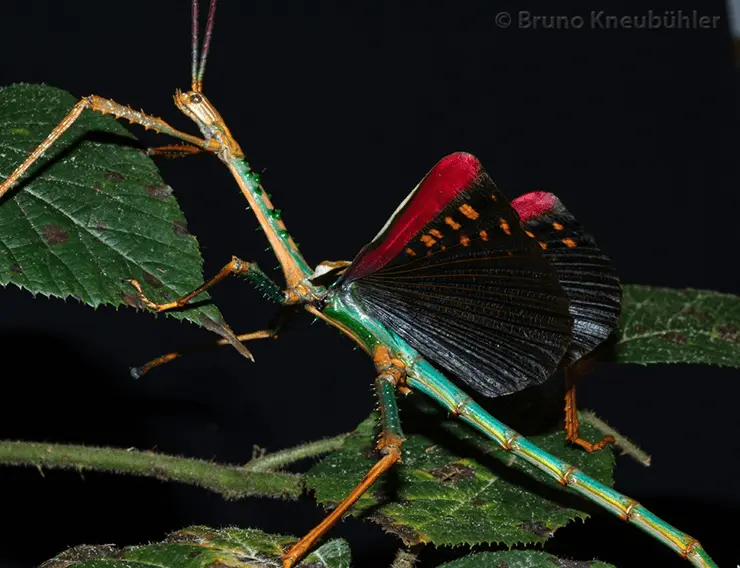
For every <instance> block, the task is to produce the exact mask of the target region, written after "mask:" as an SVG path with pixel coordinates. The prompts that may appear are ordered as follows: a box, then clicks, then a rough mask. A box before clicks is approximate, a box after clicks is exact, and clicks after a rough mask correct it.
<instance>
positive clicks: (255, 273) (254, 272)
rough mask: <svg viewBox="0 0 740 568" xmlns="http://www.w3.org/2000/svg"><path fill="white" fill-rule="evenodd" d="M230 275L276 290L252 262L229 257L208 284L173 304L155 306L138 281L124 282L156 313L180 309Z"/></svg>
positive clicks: (131, 279) (275, 285)
mask: <svg viewBox="0 0 740 568" xmlns="http://www.w3.org/2000/svg"><path fill="white" fill-rule="evenodd" d="M232 274H242V275H245V276H248V277H250V278H251V279H253V280H255V281H257V282H258V284H257V285H258V286H260V285H265V284H266V281H269V282H270V283H271V284H272V285H273V286H274V287H275V288H277V284H274V283H273V282H272V281H271V280H269V278H268V277H267V276H266V275H265V273H264V272H262V270H260V269H259V267H258V266H257V264H256V263H254V262H245V261H243V260H241V259H240V258H237V257H235V256H232V257H231V262H229V263H228V264H226V265H225V266H224V267H223V268H222V269H221V270H219V272H218V274H216V276H214V277H213V278H211V279H210V280H209V281H208V282H206V283H205V284H203V285H201V286H198V287H197V288H196V289H195V290H193V291H192V292H190V293H189V294H185V295H184V296H182V297H180V298H178V299H177V300H175V301H174V302H167V303H166V304H157V303H155V302H152V301H151V300H150V299H149V298H147V297H146V294H144V290H143V288H142V287H141V284H140V283H139V281H138V280H136V279H135V278H129V279H127V280H125V282H126V283H128V284H131V286H133V287H134V288H135V289H136V293H137V295H138V296H139V299H140V300H141V301H142V302H143V303H144V305H145V306H146V307H147V308H149V309H150V310H154V311H156V312H164V311H165V310H173V309H176V308H182V307H183V306H185V305H186V304H188V303H189V302H190V300H192V299H193V298H195V297H196V296H198V295H200V294H202V293H203V292H205V291H206V290H208V289H209V288H211V287H212V286H214V285H215V284H218V283H219V282H220V281H221V280H223V279H224V278H226V277H227V276H231V275H232ZM273 292H274V293H276V294H278V297H280V292H277V291H275V290H273Z"/></svg>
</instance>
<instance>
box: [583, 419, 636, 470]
mask: <svg viewBox="0 0 740 568" xmlns="http://www.w3.org/2000/svg"><path fill="white" fill-rule="evenodd" d="M578 414H579V417H580V419H581V420H582V421H583V422H586V423H587V424H591V426H593V427H594V428H596V429H597V430H598V431H599V432H601V433H602V434H604V435H605V436H614V440H615V441H614V445H615V446H616V447H618V448H619V449H620V450H621V452H622V455H624V454H626V455H628V456H630V457H631V458H632V459H633V460H635V461H636V462H638V463H641V464H642V465H644V466H645V467H649V466H650V454H648V453H647V452H646V451H645V450H643V449H642V448H640V447H639V446H638V445H637V444H635V443H634V442H633V441H632V440H630V439H629V438H628V437H627V436H624V435H623V434H620V433H619V432H617V431H616V430H615V429H614V428H613V427H612V426H610V425H609V424H607V423H606V422H604V421H603V420H602V419H601V418H599V417H598V416H596V414H594V413H593V412H591V411H590V410H581V411H579V412H578Z"/></svg>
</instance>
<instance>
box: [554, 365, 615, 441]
mask: <svg viewBox="0 0 740 568" xmlns="http://www.w3.org/2000/svg"><path fill="white" fill-rule="evenodd" d="M589 367H590V365H589V364H588V363H584V362H582V361H578V362H576V363H574V364H573V365H571V366H570V367H567V368H566V369H565V439H566V440H567V441H569V442H570V443H572V444H576V445H578V446H581V447H582V448H583V449H584V450H586V451H587V452H588V453H591V452H597V451H599V450H601V449H602V448H604V447H605V446H606V445H607V444H613V443H614V436H604V437H603V438H602V439H601V440H599V441H598V442H596V443H592V442H589V441H588V440H584V439H583V438H581V437H579V436H578V430H579V429H580V422H579V421H578V406H577V404H576V384H577V382H578V380H579V379H580V378H581V377H582V376H583V375H584V374H585V373H586V372H587V370H588V368H589Z"/></svg>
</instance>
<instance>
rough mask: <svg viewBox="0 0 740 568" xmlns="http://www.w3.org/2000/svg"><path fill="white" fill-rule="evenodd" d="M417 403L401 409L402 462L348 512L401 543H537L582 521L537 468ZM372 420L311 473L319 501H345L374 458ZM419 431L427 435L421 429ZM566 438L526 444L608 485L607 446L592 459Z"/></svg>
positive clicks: (587, 430)
mask: <svg viewBox="0 0 740 568" xmlns="http://www.w3.org/2000/svg"><path fill="white" fill-rule="evenodd" d="M414 398H416V397H414ZM407 402H408V401H407ZM415 405H418V407H419V408H421V411H419V410H415V409H414V408H407V407H408V406H410V405H406V404H405V405H404V409H403V410H404V412H403V418H404V427H405V429H406V437H407V440H406V442H405V443H404V446H403V462H402V463H401V464H398V465H397V466H395V467H394V469H393V470H392V471H391V472H389V473H388V474H387V475H386V479H385V480H383V479H381V480H380V481H379V482H378V483H376V484H375V485H374V486H373V487H372V488H371V489H370V490H369V491H368V492H367V493H365V495H363V496H362V497H361V498H360V500H359V501H358V502H357V504H356V505H355V506H354V507H353V508H352V510H351V514H352V515H354V516H358V517H359V516H365V517H367V518H369V519H371V520H373V521H375V522H377V523H379V524H381V525H382V526H383V528H384V529H385V530H386V531H388V532H391V533H394V534H396V535H398V536H399V537H400V538H401V539H402V540H403V541H404V542H405V543H406V544H407V545H413V544H417V543H426V542H434V543H436V544H438V545H457V544H478V543H494V542H495V543H503V544H506V545H514V544H518V543H542V542H544V541H545V540H547V539H548V538H549V537H550V536H552V534H553V532H554V531H555V530H556V529H557V528H559V527H562V526H564V525H565V524H567V523H568V522H569V521H571V520H573V519H576V518H581V519H583V518H586V517H587V516H588V515H587V514H586V513H585V512H583V510H581V509H580V508H581V507H583V506H584V505H585V504H586V503H585V501H583V500H581V499H578V498H576V497H574V496H572V495H569V494H567V493H566V492H565V491H563V489H562V487H561V486H560V485H558V484H557V483H556V482H554V481H551V480H550V479H549V478H548V477H547V476H546V475H545V474H543V473H542V472H540V471H539V470H537V469H535V468H533V467H532V466H530V465H528V464H526V463H525V462H524V461H522V460H521V459H518V458H516V457H514V456H513V455H511V454H509V453H507V452H505V451H503V450H502V449H501V448H500V447H499V446H498V445H497V444H495V443H494V442H491V441H490V440H488V439H487V438H486V437H484V436H483V435H482V434H479V433H478V432H477V431H475V430H473V429H472V428H470V427H468V426H467V425H465V424H464V423H462V422H460V421H458V420H454V419H444V415H443V413H442V411H440V410H438V409H436V408H434V407H431V406H427V405H426V404H424V403H422V402H421V401H415ZM376 424H377V416H376V415H372V416H371V417H370V418H368V419H367V420H365V421H363V422H362V423H361V424H360V425H359V426H358V428H357V429H356V430H355V431H354V432H353V433H352V434H351V435H350V436H349V437H348V438H347V439H346V441H345V443H344V446H343V448H342V449H341V450H339V451H337V452H334V453H333V454H330V455H329V456H328V457H327V458H325V459H324V460H323V461H322V462H320V463H319V464H317V465H315V466H314V467H313V468H312V469H311V470H310V471H309V472H308V474H307V476H306V486H307V487H308V488H310V489H313V490H314V491H315V496H316V499H317V501H318V502H319V503H322V504H325V505H329V504H331V505H334V504H336V503H338V502H339V501H341V500H342V499H343V498H344V497H345V496H346V495H347V494H348V493H349V492H350V490H351V489H352V488H353V487H354V486H355V484H356V483H357V482H358V481H360V479H361V478H362V477H363V475H365V473H367V471H368V470H369V469H370V467H371V466H372V465H373V464H374V463H375V461H377V459H378V456H377V454H376V453H375V452H374V451H373V448H374V433H375V425H376ZM421 429H425V430H426V431H425V432H424V433H423V434H422V433H417V432H418V431H419V430H421ZM582 432H583V434H584V435H585V437H587V438H588V437H593V438H594V439H599V438H600V435H599V433H598V432H596V431H595V430H594V429H592V428H591V427H590V426H588V425H582ZM564 438H565V436H564V434H563V432H560V431H558V432H553V433H552V434H548V435H546V436H532V437H531V438H530V439H531V440H532V441H533V442H534V443H535V444H537V445H538V446H539V447H540V448H543V449H544V450H546V451H548V452H551V453H552V454H554V455H556V456H558V457H559V458H561V459H564V460H566V461H567V462H568V463H571V464H573V465H575V466H576V467H578V468H579V469H582V470H583V471H584V472H586V474H588V475H591V476H593V477H595V478H596V479H598V480H599V481H601V482H603V483H606V484H608V485H611V484H612V479H611V475H612V469H613V466H614V456H613V453H612V452H611V451H610V450H605V451H600V452H596V453H594V454H588V453H586V452H584V451H583V450H581V449H579V448H574V447H573V446H571V445H570V444H568V443H566V442H565V439H564ZM533 478H534V479H533ZM566 502H567V503H568V505H569V506H565V503H566ZM571 507H575V508H571Z"/></svg>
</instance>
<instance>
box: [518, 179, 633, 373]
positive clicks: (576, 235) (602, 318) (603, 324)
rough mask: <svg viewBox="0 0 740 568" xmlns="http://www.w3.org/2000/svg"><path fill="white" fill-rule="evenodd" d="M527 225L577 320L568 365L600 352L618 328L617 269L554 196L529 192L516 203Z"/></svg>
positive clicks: (620, 298)
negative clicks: (596, 351) (603, 344)
mask: <svg viewBox="0 0 740 568" xmlns="http://www.w3.org/2000/svg"><path fill="white" fill-rule="evenodd" d="M511 205H512V207H514V209H516V210H517V212H518V213H519V214H520V216H521V220H522V227H523V228H524V229H525V231H528V232H529V234H530V236H531V237H532V238H534V239H536V240H537V241H538V242H539V243H541V244H540V246H542V247H543V249H544V253H545V258H547V260H548V261H549V262H550V264H551V265H552V266H553V268H554V269H555V271H556V272H557V275H558V280H559V281H560V285H561V286H562V287H563V289H564V290H565V293H566V294H567V296H568V300H569V303H570V314H571V316H573V338H572V341H571V344H570V347H569V348H568V351H567V353H566V354H565V357H563V361H562V363H563V365H565V366H567V365H570V364H571V363H574V362H575V361H577V360H578V359H580V358H581V357H583V356H584V355H587V354H588V353H589V352H591V351H592V350H594V349H595V348H596V347H597V346H598V345H599V344H600V343H602V342H603V341H604V340H605V339H606V338H607V337H609V335H610V334H611V333H612V332H613V331H614V330H615V329H616V328H617V325H618V322H619V311H620V306H621V300H622V290H621V287H620V283H619V277H618V276H617V273H616V271H615V270H614V267H613V266H612V264H611V262H610V260H609V258H607V257H606V256H605V255H604V254H603V253H602V252H601V250H600V249H599V247H598V246H596V241H595V240H594V238H593V237H592V236H591V235H589V234H588V233H586V232H585V231H584V230H583V227H582V226H581V224H580V223H579V222H578V221H576V219H575V217H573V215H571V214H570V213H569V212H568V210H567V209H566V208H565V207H564V206H563V204H562V203H561V202H560V200H559V199H558V198H557V197H555V196H554V195H553V194H551V193H545V192H541V191H537V192H532V193H528V194H526V195H523V196H521V197H518V198H517V199H515V200H514V201H512V202H511Z"/></svg>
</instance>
